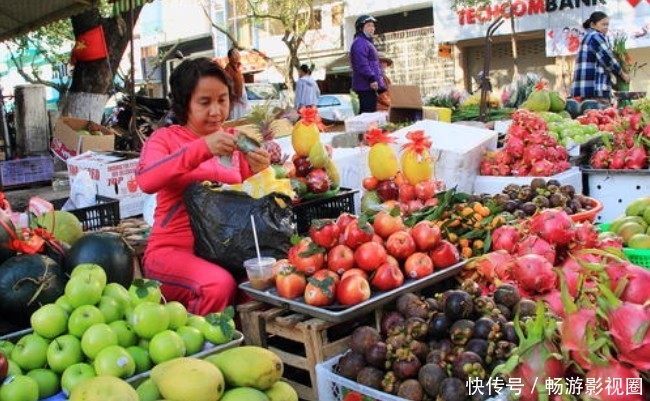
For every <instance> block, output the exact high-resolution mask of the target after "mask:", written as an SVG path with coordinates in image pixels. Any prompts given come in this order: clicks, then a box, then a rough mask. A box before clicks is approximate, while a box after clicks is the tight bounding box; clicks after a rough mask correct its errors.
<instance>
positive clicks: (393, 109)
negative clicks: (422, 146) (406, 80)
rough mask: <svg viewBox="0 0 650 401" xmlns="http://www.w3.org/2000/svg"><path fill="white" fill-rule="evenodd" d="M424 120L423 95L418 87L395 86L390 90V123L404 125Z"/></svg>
mask: <svg viewBox="0 0 650 401" xmlns="http://www.w3.org/2000/svg"><path fill="white" fill-rule="evenodd" d="M420 120H422V95H421V94H420V88H419V87H418V86H410V85H393V86H391V88H390V110H389V112H388V121H390V122H391V123H403V122H413V121H420Z"/></svg>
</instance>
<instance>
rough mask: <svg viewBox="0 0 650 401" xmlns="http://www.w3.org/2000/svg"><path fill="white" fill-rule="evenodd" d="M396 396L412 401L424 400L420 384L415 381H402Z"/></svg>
mask: <svg viewBox="0 0 650 401" xmlns="http://www.w3.org/2000/svg"><path fill="white" fill-rule="evenodd" d="M397 396H398V397H402V398H404V399H407V400H412V401H422V400H423V399H424V390H423V389H422V386H421V385H420V382H419V381H417V380H415V379H408V380H404V381H403V382H402V384H400V385H399V389H397Z"/></svg>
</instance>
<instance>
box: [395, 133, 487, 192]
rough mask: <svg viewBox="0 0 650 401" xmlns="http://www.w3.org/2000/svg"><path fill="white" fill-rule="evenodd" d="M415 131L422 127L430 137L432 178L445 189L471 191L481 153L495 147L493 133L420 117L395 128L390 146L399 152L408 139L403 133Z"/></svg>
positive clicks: (481, 157)
mask: <svg viewBox="0 0 650 401" xmlns="http://www.w3.org/2000/svg"><path fill="white" fill-rule="evenodd" d="M416 130H423V131H424V132H425V134H426V135H427V136H428V137H429V139H431V142H432V144H431V153H432V155H433V157H434V158H435V171H434V174H435V177H436V179H439V180H442V181H443V182H444V183H445V184H446V186H447V188H452V187H454V186H457V187H458V190H459V191H461V192H467V193H472V192H473V189H474V178H475V177H476V176H477V175H478V172H479V166H480V164H481V160H482V159H483V155H485V153H486V152H488V151H489V150H492V149H495V148H496V146H497V133H496V132H495V131H492V130H488V129H483V128H477V127H470V126H466V125H459V124H450V123H445V122H442V121H431V120H423V121H418V122H416V123H415V124H413V125H411V126H408V127H406V128H403V129H401V130H399V131H395V133H394V134H393V136H394V137H395V139H396V141H395V144H394V145H393V146H394V148H395V149H396V150H397V151H398V152H399V151H400V148H401V146H402V145H404V144H406V143H407V142H408V139H406V134H408V133H409V132H411V131H416Z"/></svg>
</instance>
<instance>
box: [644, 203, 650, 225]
mask: <svg viewBox="0 0 650 401" xmlns="http://www.w3.org/2000/svg"><path fill="white" fill-rule="evenodd" d="M643 220H645V222H646V223H648V225H650V207H647V208H645V212H643Z"/></svg>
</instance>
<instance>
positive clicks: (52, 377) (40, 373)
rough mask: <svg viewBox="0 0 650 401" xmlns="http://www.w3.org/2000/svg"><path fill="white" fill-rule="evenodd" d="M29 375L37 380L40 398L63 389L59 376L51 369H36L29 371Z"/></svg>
mask: <svg viewBox="0 0 650 401" xmlns="http://www.w3.org/2000/svg"><path fill="white" fill-rule="evenodd" d="M27 376H29V377H31V378H32V379H34V380H36V384H38V398H39V399H41V398H47V397H51V396H53V395H54V394H56V393H58V392H59V391H60V390H61V384H60V383H59V376H58V375H57V374H56V373H54V372H52V371H51V370H50V369H34V370H30V371H29V372H27Z"/></svg>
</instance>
